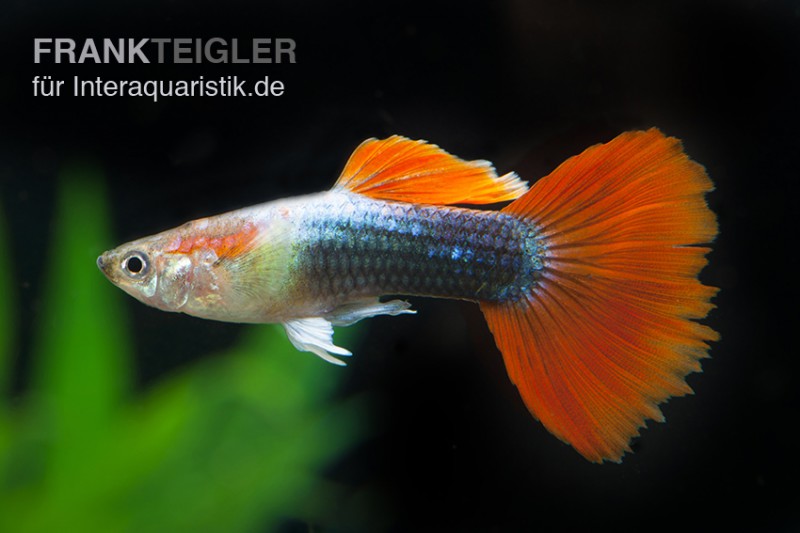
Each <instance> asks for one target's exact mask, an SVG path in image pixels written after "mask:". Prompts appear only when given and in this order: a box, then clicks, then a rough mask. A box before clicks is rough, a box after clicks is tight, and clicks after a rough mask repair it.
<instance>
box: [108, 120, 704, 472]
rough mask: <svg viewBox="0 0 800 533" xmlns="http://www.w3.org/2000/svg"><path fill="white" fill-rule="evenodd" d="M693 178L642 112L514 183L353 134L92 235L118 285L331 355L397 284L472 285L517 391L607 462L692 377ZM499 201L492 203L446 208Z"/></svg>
mask: <svg viewBox="0 0 800 533" xmlns="http://www.w3.org/2000/svg"><path fill="white" fill-rule="evenodd" d="M711 189H712V183H711V181H710V180H709V179H708V177H707V176H706V173H705V171H704V170H703V168H702V167H701V166H700V165H698V164H697V163H694V162H692V161H691V160H689V158H688V157H687V156H686V155H685V154H684V153H683V151H682V148H681V145H680V142H679V141H678V140H676V139H673V138H668V137H665V136H664V135H662V134H661V133H660V132H659V131H658V130H655V129H651V130H649V131H634V132H627V133H623V134H621V135H619V136H618V137H616V138H615V139H613V140H612V141H610V142H608V143H606V144H602V145H596V146H593V147H590V148H588V149H587V150H585V151H584V152H583V153H581V154H580V155H578V156H575V157H572V158H570V159H568V160H567V161H566V162H564V163H563V164H561V165H560V166H559V167H558V168H557V169H555V170H554V171H553V172H552V173H551V174H550V175H549V176H547V177H545V178H542V179H541V180H539V181H538V182H536V183H535V184H534V186H533V187H532V188H531V189H530V190H528V187H527V184H526V183H525V182H523V181H521V180H520V179H519V178H518V177H517V176H516V175H515V174H514V173H510V174H506V175H504V176H500V177H498V176H497V175H496V174H495V172H494V169H493V167H492V166H491V164H490V163H488V162H486V161H471V162H468V161H462V160H460V159H458V158H456V157H454V156H452V155H450V154H448V153H446V152H444V151H443V150H441V149H440V148H438V147H437V146H435V145H431V144H427V143H425V142H423V141H412V140H409V139H406V138H403V137H398V136H393V137H390V138H388V139H385V140H376V139H370V140H367V141H365V142H364V143H362V144H361V145H360V146H359V147H358V148H357V149H356V151H355V152H354V153H353V155H352V156H351V157H350V159H349V161H348V162H347V164H346V166H345V168H344V170H343V171H342V174H341V176H340V177H339V180H338V181H337V182H336V184H335V185H334V187H333V189H331V190H330V191H327V192H323V193H319V194H313V195H309V196H304V197H298V198H291V199H287V200H279V201H275V202H270V203H266V204H262V205H258V206H254V207H249V208H246V209H241V210H238V211H233V212H230V213H227V214H223V215H219V216H215V217H210V218H204V219H200V220H196V221H193V222H189V223H187V224H184V225H183V226H180V227H178V228H175V229H172V230H169V231H165V232H163V233H160V234H158V235H154V236H152V237H146V238H143V239H140V240H137V241H134V242H131V243H128V244H125V245H123V246H120V247H119V248H116V249H115V250H112V251H109V252H106V253H104V254H103V255H102V256H101V257H100V258H99V259H98V265H99V266H100V268H101V269H102V271H103V272H104V273H105V275H106V276H108V278H109V279H110V280H111V281H112V282H113V283H114V284H116V285H118V286H119V287H120V288H122V289H123V290H125V291H126V292H128V293H129V294H131V295H132V296H134V297H135V298H137V299H139V300H141V301H142V302H144V303H146V304H149V305H152V306H154V307H157V308H159V309H163V310H165V311H180V312H184V313H187V314H190V315H194V316H198V317H202V318H208V319H214V320H224V321H229V322H251V323H266V322H275V323H282V324H283V326H284V327H285V329H286V332H287V334H288V336H289V339H290V340H291V342H292V343H293V344H294V346H296V347H297V348H298V349H299V350H305V351H310V352H313V353H315V354H317V355H319V356H320V357H322V358H323V359H326V360H328V361H331V362H334V363H339V364H342V363H341V361H340V360H339V359H337V357H336V356H346V355H350V352H349V351H347V350H345V349H344V348H341V347H338V346H335V345H334V344H333V342H332V334H333V326H345V325H349V324H352V323H354V322H356V321H358V320H361V319H363V318H367V317H371V316H375V315H380V314H388V315H397V314H401V313H411V312H413V311H410V310H409V304H408V303H407V302H405V301H401V300H390V301H381V300H379V297H380V296H384V295H393V294H405V295H420V296H434V297H442V298H459V299H466V300H473V301H476V302H479V303H480V306H481V309H482V311H483V313H484V315H485V317H486V320H487V322H488V324H489V328H490V329H491V331H492V333H493V334H494V337H495V340H496V343H497V346H498V348H499V349H500V351H501V352H502V354H503V357H504V360H505V364H506V368H507V370H508V373H509V376H510V378H511V380H512V381H513V382H514V383H515V384H516V386H517V388H518V389H519V391H520V394H521V395H522V398H523V400H524V401H525V404H526V405H527V406H528V408H529V410H530V411H531V412H532V413H533V415H534V416H535V417H536V418H538V419H539V420H540V421H541V422H542V423H543V424H544V425H545V426H546V427H547V428H548V429H549V430H550V431H551V432H552V433H554V434H555V435H556V436H558V437H559V438H560V439H562V440H564V441H565V442H567V443H569V444H571V445H572V446H573V447H575V449H576V450H577V451H578V452H579V453H581V454H582V455H583V456H584V457H586V458H587V459H589V460H591V461H596V462H602V461H603V460H614V461H619V460H620V459H621V457H622V455H623V454H624V453H625V452H626V451H629V450H630V448H629V441H630V439H631V438H632V437H634V436H635V435H637V434H638V431H639V428H641V427H642V426H643V425H644V422H645V420H647V419H655V420H659V421H661V420H663V417H662V415H661V412H660V410H659V408H658V407H657V406H658V404H659V403H661V402H663V401H665V400H666V399H668V398H669V397H671V396H677V395H682V394H686V393H688V392H691V389H690V388H689V387H688V385H686V383H685V381H684V378H685V376H686V375H687V374H688V373H690V372H695V371H699V370H700V364H699V360H700V359H701V358H703V357H706V353H707V350H708V342H709V341H713V340H716V339H717V338H718V336H717V334H716V333H715V332H714V331H713V330H712V329H710V328H708V327H707V326H704V325H701V324H699V323H697V322H696V321H694V319H699V318H703V317H705V316H706V314H707V313H708V311H709V310H710V309H711V308H712V307H713V306H712V305H711V304H710V303H709V300H710V299H711V297H712V296H713V295H714V294H715V293H716V289H714V288H712V287H706V286H704V285H702V284H701V283H700V282H699V280H698V277H697V276H698V274H699V272H700V270H701V269H702V267H703V266H704V265H705V264H706V260H705V254H706V253H707V252H708V251H709V249H708V248H704V247H698V246H693V245H696V244H700V243H707V242H710V241H711V240H713V238H714V236H715V235H716V233H717V226H716V219H715V216H714V214H713V213H712V212H711V211H710V210H709V209H708V207H707V205H706V202H705V198H704V196H705V193H706V192H708V191H710V190H711ZM508 200H514V201H513V202H512V203H510V204H509V205H508V206H507V207H506V208H504V209H502V210H501V211H487V210H483V211H481V210H473V209H465V208H461V207H451V206H453V205H455V204H472V205H475V204H488V203H495V202H503V201H508Z"/></svg>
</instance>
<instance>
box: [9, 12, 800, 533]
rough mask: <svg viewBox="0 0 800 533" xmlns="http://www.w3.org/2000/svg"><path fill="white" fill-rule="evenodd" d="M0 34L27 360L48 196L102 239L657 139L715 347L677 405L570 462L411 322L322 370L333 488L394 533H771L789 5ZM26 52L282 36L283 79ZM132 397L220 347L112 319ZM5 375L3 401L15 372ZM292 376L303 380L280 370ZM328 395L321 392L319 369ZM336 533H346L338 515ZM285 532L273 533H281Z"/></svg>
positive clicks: (785, 514)
mask: <svg viewBox="0 0 800 533" xmlns="http://www.w3.org/2000/svg"><path fill="white" fill-rule="evenodd" d="M5 11H6V12H5V14H4V16H3V18H2V20H0V33H2V54H3V57H2V59H3V73H2V76H1V77H0V97H2V103H3V107H4V110H3V113H2V118H0V141H2V142H1V143H0V156H2V157H0V201H2V203H3V205H2V207H3V210H4V211H5V213H6V216H7V217H8V218H9V222H8V225H9V226H10V230H11V233H12V244H13V246H14V248H13V253H14V260H15V262H16V263H17V264H18V265H19V270H18V271H19V272H22V273H23V274H22V275H21V278H20V280H19V287H18V290H19V294H20V295H21V297H22V298H23V302H24V303H25V306H24V307H23V309H22V313H23V314H22V316H21V317H20V323H21V334H22V335H23V343H22V345H23V346H27V345H29V341H30V336H31V335H32V327H31V324H32V323H33V321H34V320H35V318H36V316H37V313H38V309H39V298H40V288H41V275H42V273H43V268H44V265H43V263H44V262H45V261H52V260H57V258H48V257H47V256H46V254H45V247H44V246H43V245H42V243H46V242H47V241H48V236H49V233H50V231H51V226H50V224H51V217H52V213H51V210H52V206H53V199H54V191H55V188H54V185H55V182H56V180H55V177H56V175H57V173H58V171H59V169H61V168H63V166H64V164H65V163H66V162H68V161H71V160H75V159H76V158H86V159H89V160H92V161H96V162H99V164H100V165H101V167H102V169H103V171H104V172H105V174H106V176H107V178H108V183H109V188H110V192H111V195H112V200H113V206H114V208H113V209H114V220H115V227H114V228H113V229H114V234H115V235H116V236H117V237H118V239H119V242H123V241H127V240H131V239H133V238H137V237H140V236H143V235H147V234H151V233H154V232H157V231H160V230H163V229H166V228H169V227H173V226H176V225H178V224H180V223H182V222H184V221H186V220H188V219H192V218H196V217H199V216H205V215H211V214H216V213H220V212H223V211H225V210H229V209H233V208H238V207H243V206H246V205H251V204H254V203H259V202H262V201H265V200H269V199H274V198H280V197H284V196H290V195H296V194H301V193H307V192H314V191H319V190H323V189H325V188H327V187H329V186H330V185H331V184H332V183H333V181H334V180H335V177H336V176H337V175H338V172H339V170H340V169H341V166H342V165H343V163H344V162H345V160H346V158H347V156H348V155H349V153H350V152H351V151H352V149H353V148H354V147H355V146H356V145H357V144H358V143H359V142H360V141H361V140H363V139H364V138H366V137H370V136H376V137H381V136H387V135H390V134H393V133H398V134H403V135H406V136H409V137H412V138H425V139H428V140H430V141H432V142H435V143H437V144H439V145H441V146H442V147H444V148H445V149H447V150H448V151H450V152H452V153H454V154H457V155H459V156H462V157H464V158H473V159H474V158H485V159H488V160H491V161H493V162H494V163H495V165H496V166H497V168H498V170H499V171H501V172H507V171H510V170H516V171H517V172H519V173H520V174H521V175H522V176H523V177H525V178H527V179H530V180H534V179H536V178H538V177H540V176H542V175H545V174H547V173H548V172H549V171H550V170H552V168H554V167H555V166H556V165H557V164H558V163H559V162H560V161H562V160H563V159H565V158H566V157H568V156H570V155H573V154H575V153H577V152H579V151H581V150H582V149H584V148H585V147H586V146H588V145H590V144H594V143H597V142H602V141H607V140H609V139H611V138H612V137H613V136H614V135H616V134H618V133H620V132H622V131H625V130H628V129H634V128H647V127H650V126H657V127H659V128H661V129H662V130H663V131H664V132H665V133H667V134H669V135H673V136H676V137H679V138H681V139H683V141H684V146H685V149H686V151H687V152H688V153H689V154H690V155H691V157H692V158H693V159H695V160H697V161H698V162H700V163H702V164H704V165H705V166H706V168H707V170H708V173H709V175H710V176H711V177H712V179H713V180H714V182H715V184H716V191H715V192H713V193H712V194H711V195H710V196H709V198H708V201H709V204H710V206H711V207H712V209H713V210H714V211H715V212H717V214H718V216H719V221H720V227H721V234H720V236H719V238H718V239H717V242H716V244H715V246H714V248H715V249H714V252H713V253H712V254H711V255H710V260H711V263H710V266H709V267H708V268H706V269H705V270H704V272H703V274H702V279H703V281H704V282H706V283H707V284H710V285H715V286H718V287H721V288H722V291H721V293H720V295H719V296H718V297H717V298H716V300H715V302H716V304H717V305H718V309H716V310H715V311H713V312H712V314H711V315H710V317H709V318H708V320H707V323H708V324H710V325H711V326H712V327H714V328H715V329H717V330H718V331H719V332H720V333H721V334H722V341H721V342H719V343H717V344H715V345H714V347H713V349H712V352H711V355H712V359H710V360H707V361H706V362H705V363H704V365H703V367H704V372H703V373H702V374H700V375H692V376H690V377H689V379H688V381H689V384H690V385H691V386H692V387H693V388H694V390H695V392H696V394H695V396H693V397H689V398H680V399H674V400H672V401H670V402H669V404H668V405H666V406H665V407H664V413H665V415H666V418H667V420H668V422H667V423H666V424H654V423H651V424H650V428H648V429H646V430H645V431H644V432H643V436H642V438H641V439H639V440H638V441H637V443H636V444H635V446H634V449H635V450H636V453H635V454H633V455H628V456H627V457H626V458H625V460H624V461H623V463H622V464H620V465H616V464H608V465H603V466H598V465H594V464H590V463H587V462H586V461H584V460H583V459H582V458H581V457H580V456H579V455H578V454H576V453H575V452H574V451H573V450H572V449H571V448H569V447H567V446H565V445H563V444H562V443H561V442H560V441H558V440H557V439H555V438H554V437H552V436H551V435H549V434H548V433H547V431H546V430H544V429H543V428H542V427H541V425H539V424H538V423H536V422H535V421H534V420H533V419H532V418H531V417H530V416H529V414H528V413H527V411H526V409H525V407H524V405H523V404H522V402H521V400H519V398H518V396H517V393H516V391H515V390H514V388H513V386H512V385H511V384H510V383H509V381H508V379H507V377H506V374H505V370H504V368H503V364H502V360H501V357H500V355H499V353H498V352H497V350H496V349H495V348H494V344H493V341H492V338H491V335H490V334H489V332H488V330H487V328H486V327H485V326H484V325H483V320H482V317H481V316H480V312H479V310H478V308H477V306H474V305H470V304H466V303H458V302H443V301H434V300H424V299H419V298H414V299H413V303H414V306H415V307H416V308H417V309H418V310H419V314H418V315H417V316H415V317H398V318H377V319H374V320H371V321H369V322H370V323H369V324H368V326H367V327H365V328H362V331H363V332H364V337H363V340H362V342H361V343H360V345H359V346H357V347H352V348H354V350H353V351H354V352H355V353H356V356H355V357H354V358H353V360H352V362H351V363H350V366H349V367H348V368H346V369H343V370H342V369H334V370H335V371H336V372H346V373H347V374H348V383H347V390H345V391H343V392H342V394H351V393H355V392H368V393H369V398H370V402H371V405H372V406H373V407H372V410H373V416H374V420H373V421H370V424H371V425H373V426H374V434H373V436H372V438H370V439H369V440H368V441H366V442H365V443H364V444H363V445H362V446H360V447H359V448H358V449H357V450H355V451H354V452H353V453H352V454H351V455H350V456H348V457H347V458H345V459H344V460H343V461H342V462H341V463H340V464H338V465H336V466H334V467H333V468H332V469H331V471H330V472H329V477H330V478H331V479H333V480H334V481H336V482H339V483H343V484H346V485H349V486H352V487H354V488H356V489H361V488H363V489H364V490H368V491H373V492H374V493H375V494H378V495H379V500H381V501H382V502H383V504H382V505H383V506H385V509H386V511H385V516H386V522H385V523H384V524H383V525H391V526H392V529H393V530H397V531H402V530H420V529H423V530H425V529H439V530H459V531H468V530H477V531H518V530H529V531H532V530H551V529H553V530H558V529H567V530H572V529H584V528H591V529H600V530H603V529H608V530H611V529H614V530H628V529H631V530H632V529H637V530H649V529H668V528H673V527H680V528H682V529H687V530H703V529H705V530H719V529H720V528H729V529H731V528H732V529H735V530H736V529H746V530H792V529H794V528H797V527H800V516H799V515H798V511H797V509H798V508H799V507H798V505H800V497H798V495H799V494H800V491H799V490H798V486H797V481H796V480H797V478H796V476H795V473H796V462H797V440H796V437H797V431H796V427H795V426H796V423H797V422H796V416H797V413H798V411H797V407H798V406H797V393H796V389H797V384H796V377H797V375H796V373H795V369H796V366H797V363H796V355H797V352H798V350H797V348H796V340H795V339H794V338H793V336H790V334H791V333H792V329H793V328H794V327H795V326H796V325H797V312H796V310H795V309H796V305H797V297H798V282H797V269H798V261H797V259H796V251H795V248H796V243H797V236H796V235H797V234H796V232H795V230H796V228H797V224H796V221H795V218H794V217H793V216H790V211H789V206H790V203H791V204H793V203H794V202H795V201H796V197H797V192H798V186H797V181H798V165H797V155H798V153H800V137H799V136H798V134H797V133H796V128H797V119H798V112H797V111H798V104H797V99H798V94H800V83H798V79H799V77H798V72H799V70H798V69H799V68H800V59H798V58H800V46H799V45H800V6H798V4H797V3H796V2H788V1H787V2H757V1H702V2H682V1H681V2H678V1H676V2H591V1H570V2H542V1H530V2H525V1H523V0H516V1H513V0H510V1H499V2H485V3H478V2H459V3H456V2H452V3H440V4H435V5H433V4H431V5H427V4H417V3H413V2H380V3H378V2H363V1H362V2H360V1H349V2H321V1H320V2H251V3H239V2H225V3H211V2H186V3H180V2H164V3H156V2H138V3H136V6H135V7H122V6H121V5H118V4H113V5H110V4H109V3H105V2H78V3H66V2H63V3H62V2H55V1H38V2H37V1H32V2H23V1H21V0H17V1H16V2H11V3H10V5H9V6H7V8H6V10H5ZM34 37H71V38H74V39H82V38H86V37H92V38H95V39H102V38H103V37H125V38H128V37H135V38H141V37H201V38H210V37H223V38H228V39H230V38H234V37H235V38H238V39H239V40H240V42H242V43H246V42H249V41H250V39H252V38H254V37H291V38H293V39H295V41H296V43H297V50H296V52H297V63H296V64H281V65H212V64H202V65H90V64H87V65H53V64H41V65H35V64H34V63H33V38H34ZM227 74H236V75H238V76H239V77H240V78H242V79H247V80H248V81H249V82H251V83H252V82H254V81H256V80H258V79H261V78H263V76H265V75H269V76H270V77H271V78H273V77H274V78H276V79H281V80H282V81H283V82H284V83H285V85H286V92H285V95H284V96H281V97H277V98H276V97H269V98H257V97H250V98H248V97H244V98H242V97H238V98H223V97H213V98H212V97H206V98H166V99H164V100H162V101H160V102H158V103H155V104H154V103H152V102H151V101H149V100H148V99H147V98H120V97H107V98H74V97H69V96H62V97H60V98H34V97H33V96H32V86H31V80H32V78H33V76H35V75H40V76H41V75H52V76H54V77H58V78H61V79H67V80H69V79H70V78H71V77H72V76H73V75H79V76H81V77H84V78H93V77H95V76H102V77H103V78H105V79H170V78H171V79H192V78H196V77H198V76H201V75H202V76H205V77H206V78H211V77H215V76H222V75H227ZM129 304H130V311H131V314H132V316H133V318H134V320H135V323H134V331H135V332H136V334H137V338H138V344H137V346H136V347H135V349H136V352H137V354H139V357H138V359H137V363H138V369H137V371H138V377H139V386H141V387H147V386H148V384H149V383H152V382H153V381H154V380H156V379H157V378H158V377H159V376H162V375H164V374H165V373H168V372H170V371H173V370H175V369H178V368H180V367H182V366H183V365H188V364H190V363H191V362H192V361H194V360H196V359H197V358H198V357H201V356H202V354H204V353H207V352H208V350H209V349H210V348H214V347H218V346H224V345H226V344H228V343H230V342H232V341H233V340H234V339H235V338H236V337H237V334H238V332H239V331H240V330H239V327H238V326H236V325H227V324H217V323H204V322H201V321H199V320H196V319H193V318H188V317H185V316H181V315H171V314H166V313H162V312H159V311H156V310H153V309H149V308H146V307H144V306H142V305H140V304H138V303H137V302H135V301H134V300H133V299H130V300H129ZM27 357H28V354H27V351H26V350H23V351H22V352H21V353H20V357H19V361H18V367H19V372H18V374H19V376H20V379H19V383H18V389H19V390H23V389H24V387H25V379H24V376H25V375H26V369H27V367H28V366H29V361H28V360H27ZM298 357H310V355H308V354H298ZM332 371H333V370H332ZM341 519H342V527H343V528H344V529H345V530H346V529H347V517H346V516H342V518H341ZM289 527H290V528H291V526H289ZM298 528H299V529H300V530H302V526H298Z"/></svg>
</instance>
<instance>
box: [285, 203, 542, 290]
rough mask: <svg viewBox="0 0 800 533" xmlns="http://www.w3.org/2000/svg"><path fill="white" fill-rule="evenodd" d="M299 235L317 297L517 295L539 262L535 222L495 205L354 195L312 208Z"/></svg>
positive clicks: (301, 262) (307, 281)
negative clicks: (345, 202)
mask: <svg viewBox="0 0 800 533" xmlns="http://www.w3.org/2000/svg"><path fill="white" fill-rule="evenodd" d="M301 234H303V235H304V240H303V242H302V243H300V244H299V252H300V253H299V255H298V266H297V268H298V269H300V270H301V271H302V272H303V276H302V277H303V280H304V281H303V285H304V286H306V287H309V288H311V289H312V290H314V291H318V292H316V294H319V295H321V296H335V297H337V298H343V299H347V298H352V297H359V296H380V295H385V294H408V295H424V296H438V297H445V298H463V299H469V300H484V301H504V300H515V299H517V298H519V297H520V296H522V295H523V294H524V293H525V292H526V291H528V290H529V289H530V288H531V287H532V286H533V284H534V283H535V282H536V280H537V279H538V278H539V277H540V275H541V270H542V268H543V264H542V256H543V253H544V250H543V248H542V246H541V244H540V242H539V240H538V239H537V236H536V230H535V228H534V227H533V226H532V225H531V224H530V223H528V222H524V221H521V220H519V219H517V218H516V217H513V216H511V215H507V214H504V213H501V212H498V211H477V210H472V209H461V208H452V207H439V206H426V205H414V204H406V203H399V202H381V201H373V200H370V199H361V198H359V199H358V200H357V201H354V203H353V207H352V208H346V206H342V204H341V203H334V202H332V203H331V204H330V205H324V206H322V208H321V209H317V210H315V212H314V213H312V214H310V215H309V216H308V218H307V220H305V221H304V228H303V231H302V232H301Z"/></svg>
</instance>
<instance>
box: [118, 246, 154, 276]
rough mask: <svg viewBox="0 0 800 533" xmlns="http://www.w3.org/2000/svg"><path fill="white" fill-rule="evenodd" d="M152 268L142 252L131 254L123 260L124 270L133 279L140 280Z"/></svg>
mask: <svg viewBox="0 0 800 533" xmlns="http://www.w3.org/2000/svg"><path fill="white" fill-rule="evenodd" d="M149 268H150V264H149V263H148V261H147V255H146V254H144V253H142V252H131V253H129V254H128V255H127V256H126V257H125V259H123V260H122V270H124V271H125V273H126V274H128V275H129V276H130V277H132V278H139V277H141V276H143V275H145V274H147V271H148V270H149Z"/></svg>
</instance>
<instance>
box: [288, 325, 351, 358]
mask: <svg viewBox="0 0 800 533" xmlns="http://www.w3.org/2000/svg"><path fill="white" fill-rule="evenodd" d="M283 327H284V329H285V330H286V334H287V335H288V336H289V340H290V341H291V343H292V344H293V345H294V347H295V348H297V349H298V350H300V351H301V352H311V353H313V354H316V355H318V356H320V357H321V358H322V359H324V360H325V361H328V362H329V363H333V364H334V365H339V366H345V364H346V363H345V362H344V361H342V360H340V359H337V358H336V357H334V355H339V356H345V357H346V356H350V355H353V354H352V352H350V351H349V350H345V349H344V348H342V347H340V346H336V345H335V344H333V326H332V325H331V323H330V322H328V321H327V320H325V319H324V318H322V317H311V318H298V319H296V320H290V321H288V322H284V323H283Z"/></svg>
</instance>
